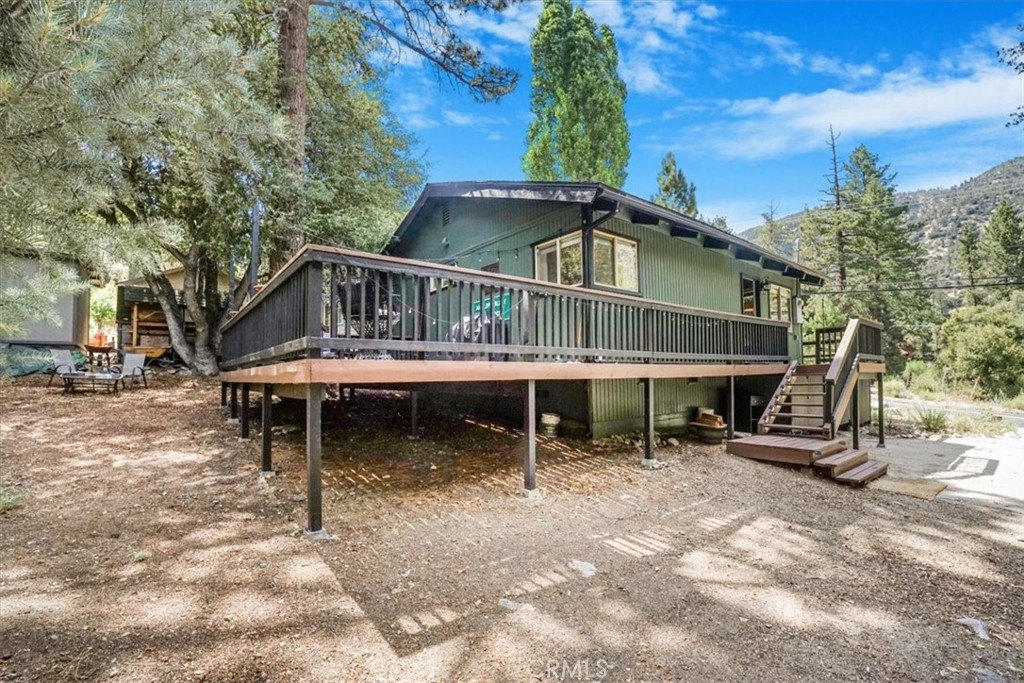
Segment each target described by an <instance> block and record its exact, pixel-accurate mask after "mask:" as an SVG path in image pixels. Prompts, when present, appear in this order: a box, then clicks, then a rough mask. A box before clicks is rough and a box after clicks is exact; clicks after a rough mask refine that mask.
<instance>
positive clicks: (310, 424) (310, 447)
mask: <svg viewBox="0 0 1024 683" xmlns="http://www.w3.org/2000/svg"><path fill="white" fill-rule="evenodd" d="M323 397H324V385H323V384H310V385H309V386H308V387H307V388H306V513H307V517H308V524H307V526H306V532H307V533H309V534H316V533H317V532H320V531H323V528H324V523H323V506H322V502H321V498H320V489H321V474H320V457H321V450H320V448H321V443H320V408H321V403H322V401H323Z"/></svg>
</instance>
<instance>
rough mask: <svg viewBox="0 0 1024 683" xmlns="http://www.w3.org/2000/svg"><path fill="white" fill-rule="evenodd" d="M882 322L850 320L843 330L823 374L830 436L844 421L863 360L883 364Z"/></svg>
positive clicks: (860, 319) (833, 434) (861, 319)
mask: <svg viewBox="0 0 1024 683" xmlns="http://www.w3.org/2000/svg"><path fill="white" fill-rule="evenodd" d="M882 330H883V327H882V325H881V323H877V322H875V321H873V320H868V319H866V318H852V319H851V320H850V321H849V322H848V323H847V325H846V327H845V328H844V331H843V334H842V337H841V338H840V342H839V344H838V346H836V347H835V348H834V350H833V354H832V357H831V358H830V359H829V360H830V361H831V363H830V365H829V367H828V371H827V372H826V373H825V409H826V420H828V421H829V425H828V426H829V427H830V429H831V435H832V436H835V431H836V429H837V428H838V426H839V423H840V422H841V421H842V420H843V415H844V414H845V413H846V408H847V406H848V405H849V401H850V399H851V395H852V389H853V386H854V384H855V383H856V382H857V381H858V380H859V378H860V375H859V372H858V368H859V365H860V363H861V362H862V361H877V362H883V361H884V360H885V359H884V357H883V355H882Z"/></svg>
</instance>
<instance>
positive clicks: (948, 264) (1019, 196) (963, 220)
mask: <svg viewBox="0 0 1024 683" xmlns="http://www.w3.org/2000/svg"><path fill="white" fill-rule="evenodd" d="M1003 199H1006V200H1007V201H1009V202H1010V204H1011V205H1013V206H1014V208H1016V209H1017V211H1018V212H1024V156H1018V157H1014V158H1012V159H1009V160H1007V161H1004V162H1002V163H1000V164H997V165H995V166H993V167H992V168H990V169H988V170H987V171H984V172H983V173H980V174H978V175H977V176H974V177H972V178H969V179H967V180H965V181H964V182H962V183H960V184H959V185H954V186H952V187H946V188H931V189H927V190H911V191H908V192H897V193H896V195H895V201H896V204H898V205H900V206H906V207H907V212H906V213H905V214H904V221H905V222H906V223H910V224H917V225H918V227H917V228H916V229H915V230H914V231H913V234H912V239H913V240H914V241H916V242H918V243H919V244H921V246H922V248H923V250H924V255H925V275H926V276H928V277H930V278H932V279H939V278H948V277H952V276H955V275H957V274H958V269H957V267H956V244H957V242H958V241H959V239H960V235H961V234H962V233H963V231H964V229H965V228H966V227H967V226H968V225H973V226H975V227H977V228H978V229H979V231H980V232H984V230H985V226H986V225H987V223H988V221H989V219H990V218H991V217H992V214H993V212H995V210H996V207H997V206H998V205H999V202H1000V201H1001V200H1003ZM805 214H806V211H801V212H799V213H793V214H789V215H788V216H783V217H782V218H778V219H776V221H777V222H778V223H779V224H780V226H781V234H782V236H783V241H784V245H785V248H784V249H783V250H782V255H783V256H789V257H793V258H796V257H799V254H797V253H795V252H796V247H797V246H798V245H797V238H798V237H799V235H800V232H799V230H800V223H801V221H802V220H803V218H804V215H805ZM763 227H764V226H763V225H760V226H756V227H753V228H750V229H748V230H745V231H743V232H742V233H740V237H743V238H745V239H748V240H751V241H757V235H758V233H759V232H760V230H761V229H762V228H763Z"/></svg>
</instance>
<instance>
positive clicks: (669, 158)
mask: <svg viewBox="0 0 1024 683" xmlns="http://www.w3.org/2000/svg"><path fill="white" fill-rule="evenodd" d="M651 201H652V202H654V203H655V204H660V205H662V206H664V207H667V208H669V209H672V210H673V211H678V212H679V213H682V214H685V215H687V216H693V217H696V216H697V186H696V185H694V184H693V183H691V182H687V180H686V174H685V173H683V171H682V169H680V168H678V167H677V166H676V155H675V154H673V153H672V152H669V153H668V154H666V155H665V158H664V159H662V160H661V171H660V172H659V173H658V194H656V195H654V196H653V197H651Z"/></svg>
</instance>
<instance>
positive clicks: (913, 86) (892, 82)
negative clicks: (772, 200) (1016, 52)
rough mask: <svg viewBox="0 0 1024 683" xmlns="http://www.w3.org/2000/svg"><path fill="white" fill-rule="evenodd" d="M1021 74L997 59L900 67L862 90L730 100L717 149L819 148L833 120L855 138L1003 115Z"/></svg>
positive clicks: (734, 153) (737, 153) (756, 154)
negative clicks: (967, 65) (957, 71)
mask: <svg viewBox="0 0 1024 683" xmlns="http://www.w3.org/2000/svg"><path fill="white" fill-rule="evenodd" d="M1020 80H1021V77H1020V76H1016V75H1014V74H1013V73H1012V72H1011V71H1009V70H1008V69H1005V68H1000V67H999V66H998V65H995V64H988V65H976V66H975V67H974V69H973V70H972V71H971V72H970V73H968V74H965V75H954V76H939V77H928V76H926V75H924V74H922V73H920V72H917V71H911V72H902V71H897V72H894V73H891V74H887V75H886V76H885V77H884V78H883V79H882V82H881V83H880V84H879V85H877V86H876V87H873V88H871V89H868V90H862V91H859V92H856V91H850V90H838V89H829V90H825V91H823V92H818V93H810V94H803V93H791V94H788V95H784V96H782V97H779V98H776V99H768V98H757V99H748V100H739V101H737V102H733V103H732V104H730V105H729V106H728V107H727V108H726V110H725V111H724V114H726V115H728V116H732V117H734V118H736V119H738V123H736V124H734V125H729V124H726V125H724V126H723V127H718V129H717V130H712V131H711V132H713V133H715V135H713V136H712V137H713V142H712V145H713V147H714V148H715V149H716V150H717V151H718V152H719V153H721V154H723V155H725V156H728V157H741V158H764V157H769V156H772V155H775V154H780V153H783V152H793V151H802V150H808V149H814V148H817V147H820V146H821V144H822V140H823V136H824V131H826V130H828V126H829V125H830V124H831V125H832V126H833V127H834V128H835V129H836V130H839V131H842V132H843V133H844V134H846V135H848V136H850V137H857V136H866V135H883V134H888V133H896V132H900V131H912V130H921V129H928V128H934V127H937V126H943V125H949V124H959V123H967V122H973V121H981V120H986V119H1005V118H1006V117H1007V116H1008V114H1009V112H1010V111H1012V110H1013V109H1014V108H1015V107H1016V106H1017V102H1016V97H1015V95H1014V89H1017V90H1018V91H1019V89H1020V87H1021V84H1020Z"/></svg>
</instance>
